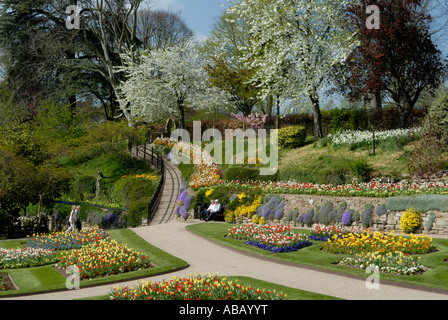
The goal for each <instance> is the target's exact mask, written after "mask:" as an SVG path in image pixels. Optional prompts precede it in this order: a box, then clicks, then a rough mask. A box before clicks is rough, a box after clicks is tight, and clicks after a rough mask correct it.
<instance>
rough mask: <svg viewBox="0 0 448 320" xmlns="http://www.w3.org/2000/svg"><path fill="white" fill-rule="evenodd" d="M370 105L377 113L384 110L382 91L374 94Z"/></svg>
mask: <svg viewBox="0 0 448 320" xmlns="http://www.w3.org/2000/svg"><path fill="white" fill-rule="evenodd" d="M370 105H371V107H372V109H375V110H377V111H381V110H383V102H382V100H381V91H377V92H375V93H374V94H372V99H371V100H370Z"/></svg>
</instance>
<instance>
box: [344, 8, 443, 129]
mask: <svg viewBox="0 0 448 320" xmlns="http://www.w3.org/2000/svg"><path fill="white" fill-rule="evenodd" d="M421 3H422V2H421V1H420V0H409V1H392V0H382V1H377V3H376V4H377V5H378V6H379V8H380V12H381V25H380V28H379V29H369V28H368V27H367V25H366V17H367V15H366V14H365V12H366V7H367V6H368V5H369V3H368V1H361V2H360V3H359V4H358V5H356V6H352V7H350V8H349V10H348V12H350V14H351V20H352V23H353V26H354V28H356V29H358V30H359V39H360V46H358V47H357V49H356V50H355V51H354V52H353V54H352V55H351V56H350V57H349V58H348V63H347V66H348V68H349V69H348V79H349V81H350V82H349V86H348V88H350V89H351V90H350V91H351V92H350V93H349V94H350V96H351V97H352V98H353V99H355V100H356V99H360V98H365V99H374V100H375V101H378V100H380V99H381V95H383V96H388V97H390V98H391V99H392V100H393V102H394V104H395V105H396V106H397V107H398V110H399V117H400V124H401V127H403V128H404V127H406V125H407V122H408V119H409V116H410V114H411V112H412V110H413V109H414V106H415V105H416V103H417V101H418V100H419V98H420V96H421V95H422V93H423V92H424V91H425V90H431V89H436V88H437V87H438V86H439V84H440V82H441V81H442V79H443V77H444V76H445V74H446V64H445V63H444V61H443V59H442V56H441V52H440V51H439V50H438V49H437V47H436V46H435V45H434V43H433V41H432V39H431V36H430V34H429V24H430V21H431V17H430V16H429V15H427V14H424V13H422V10H421V8H420V6H421ZM376 105H377V106H380V103H376Z"/></svg>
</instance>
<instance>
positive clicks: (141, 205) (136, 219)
mask: <svg viewBox="0 0 448 320" xmlns="http://www.w3.org/2000/svg"><path fill="white" fill-rule="evenodd" d="M148 206H149V201H148V199H143V200H139V201H133V202H131V204H130V205H129V209H128V214H127V216H126V219H127V221H126V222H127V224H128V225H129V226H130V227H132V228H136V227H139V226H141V224H142V218H143V217H146V216H147V215H148Z"/></svg>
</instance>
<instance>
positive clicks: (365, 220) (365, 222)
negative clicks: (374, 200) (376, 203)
mask: <svg viewBox="0 0 448 320" xmlns="http://www.w3.org/2000/svg"><path fill="white" fill-rule="evenodd" d="M372 213H373V205H372V204H370V203H368V204H366V205H365V206H364V211H363V212H362V213H361V224H362V226H363V227H364V228H368V227H369V226H370V225H371V224H372Z"/></svg>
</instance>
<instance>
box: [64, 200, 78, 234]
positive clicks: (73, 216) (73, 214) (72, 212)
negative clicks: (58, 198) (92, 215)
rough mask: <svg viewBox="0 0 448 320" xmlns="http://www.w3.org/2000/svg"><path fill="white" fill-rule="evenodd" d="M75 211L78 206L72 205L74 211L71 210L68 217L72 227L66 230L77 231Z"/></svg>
mask: <svg viewBox="0 0 448 320" xmlns="http://www.w3.org/2000/svg"><path fill="white" fill-rule="evenodd" d="M75 211H76V206H72V211H71V212H70V217H69V218H68V223H69V225H70V227H69V228H68V229H67V231H66V232H70V231H75V228H76V224H75V223H76V221H75Z"/></svg>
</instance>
